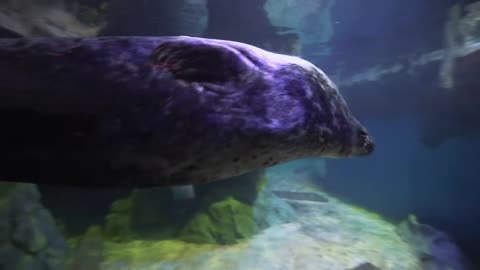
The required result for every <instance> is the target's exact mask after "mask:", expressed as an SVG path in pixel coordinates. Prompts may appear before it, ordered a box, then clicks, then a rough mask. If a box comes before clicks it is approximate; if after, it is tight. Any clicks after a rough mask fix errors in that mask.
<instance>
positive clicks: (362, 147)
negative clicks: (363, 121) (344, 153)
mask: <svg viewBox="0 0 480 270" xmlns="http://www.w3.org/2000/svg"><path fill="white" fill-rule="evenodd" d="M374 150H375V143H374V141H373V139H372V137H371V136H370V135H368V133H367V131H366V130H365V129H364V128H361V129H360V130H359V132H358V139H357V143H356V147H354V149H353V151H352V154H353V155H354V156H366V155H369V154H371V153H372V152H373V151H374Z"/></svg>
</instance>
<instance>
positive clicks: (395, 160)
mask: <svg viewBox="0 0 480 270" xmlns="http://www.w3.org/2000/svg"><path fill="white" fill-rule="evenodd" d="M414 122H415V119H414V118H412V117H408V118H407V117H404V118H403V119H390V120H388V121H387V120H386V121H366V122H365V123H366V125H367V126H368V128H369V130H370V131H371V132H372V134H373V135H374V136H375V138H376V142H377V148H376V151H375V153H374V154H373V155H372V156H370V157H367V158H359V159H357V158H355V159H347V160H328V173H327V176H328V177H327V179H326V180H325V187H326V188H327V189H328V190H330V191H332V192H334V193H335V194H338V195H339V196H340V197H342V198H344V199H346V200H347V201H350V202H352V203H354V204H357V205H362V206H365V207H367V208H369V209H371V210H373V211H375V212H378V213H381V214H383V215H384V216H386V217H388V218H390V219H392V220H394V221H398V220H400V219H403V218H405V217H406V215H408V214H410V213H413V214H415V215H417V216H418V217H419V219H420V220H421V221H422V222H425V223H428V224H434V225H435V227H437V228H439V229H442V230H445V231H447V232H449V233H450V234H451V235H452V236H453V238H454V239H456V240H457V241H458V242H460V243H461V244H462V246H463V247H464V249H465V250H466V251H468V252H470V253H472V254H478V250H476V244H477V243H478V242H479V241H480V235H478V224H480V211H478V203H479V197H478V191H479V188H480V181H479V180H480V177H479V165H480V164H479V157H478V156H479V154H480V138H479V137H476V136H470V137H459V138H452V139H449V140H448V141H446V142H445V143H444V144H443V145H441V146H440V147H439V148H436V149H429V148H426V147H425V146H424V145H422V144H421V143H420V142H419V141H418V130H417V129H416V128H415V125H414Z"/></svg>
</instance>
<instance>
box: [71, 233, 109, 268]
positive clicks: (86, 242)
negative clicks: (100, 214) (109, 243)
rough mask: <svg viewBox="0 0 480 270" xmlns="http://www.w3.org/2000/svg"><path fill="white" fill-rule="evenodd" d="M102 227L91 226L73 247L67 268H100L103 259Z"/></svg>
mask: <svg viewBox="0 0 480 270" xmlns="http://www.w3.org/2000/svg"><path fill="white" fill-rule="evenodd" d="M103 249H104V240H103V237H102V229H101V228H100V227H98V226H92V227H90V228H89V229H88V230H87V232H86V233H85V235H84V236H82V238H81V239H80V240H79V241H78V243H77V244H76V245H75V247H74V248H73V252H72V253H71V256H70V258H69V260H68V262H67V264H66V267H65V269H66V270H99V269H100V263H101V262H102V259H103Z"/></svg>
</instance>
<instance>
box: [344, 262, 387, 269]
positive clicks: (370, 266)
mask: <svg viewBox="0 0 480 270" xmlns="http://www.w3.org/2000/svg"><path fill="white" fill-rule="evenodd" d="M349 270H381V269H380V268H378V267H376V266H375V265H373V264H371V263H369V262H366V263H362V264H360V265H359V266H356V267H354V268H350V269H349Z"/></svg>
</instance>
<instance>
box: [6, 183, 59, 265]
mask: <svg viewBox="0 0 480 270" xmlns="http://www.w3.org/2000/svg"><path fill="white" fill-rule="evenodd" d="M0 189H1V190H2V191H1V192H0V269H2V270H22V269H29V270H30V269H35V270H37V269H38V270H57V269H58V270H63V269H64V268H63V266H64V262H65V259H66V257H67V253H68V246H67V244H66V242H65V240H64V238H63V236H62V234H61V233H60V231H59V230H58V228H57V227H56V225H55V221H54V219H53V217H52V215H51V214H50V212H49V211H48V210H47V209H46V208H44V206H43V205H42V204H41V202H40V194H39V192H38V190H37V187H36V186H35V185H32V184H14V183H1V184H0Z"/></svg>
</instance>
